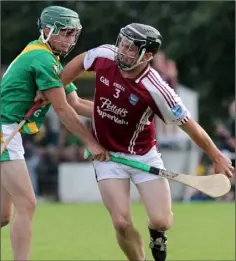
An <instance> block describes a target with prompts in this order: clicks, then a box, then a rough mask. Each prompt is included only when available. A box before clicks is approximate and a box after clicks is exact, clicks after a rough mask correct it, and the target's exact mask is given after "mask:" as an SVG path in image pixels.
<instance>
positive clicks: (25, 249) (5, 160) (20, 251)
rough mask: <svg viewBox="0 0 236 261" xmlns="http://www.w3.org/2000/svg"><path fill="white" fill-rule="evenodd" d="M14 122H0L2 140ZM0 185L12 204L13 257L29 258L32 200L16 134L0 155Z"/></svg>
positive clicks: (18, 138)
mask: <svg viewBox="0 0 236 261" xmlns="http://www.w3.org/2000/svg"><path fill="white" fill-rule="evenodd" d="M16 125H17V124H10V125H2V133H3V138H4V139H5V140H6V139H7V138H8V137H9V135H10V134H11V133H12V131H13V130H14V129H15V128H16ZM1 186H2V187H3V188H4V190H5V191H6V192H7V193H8V195H9V197H10V200H11V201H12V203H13V205H14V216H13V219H12V223H11V234H10V237H11V244H12V249H13V256H14V260H26V261H27V260H29V253H30V242H31V226H32V218H33V214H34V211H35V206H36V199H35V195H34V192H33V187H32V185H31V181H30V177H29V173H28V170H27V166H26V163H25V160H24V148H23V146H22V138H21V135H20V133H17V134H16V135H15V136H14V137H13V139H12V140H11V142H10V143H9V145H8V146H7V150H5V151H4V152H3V153H2V155H1Z"/></svg>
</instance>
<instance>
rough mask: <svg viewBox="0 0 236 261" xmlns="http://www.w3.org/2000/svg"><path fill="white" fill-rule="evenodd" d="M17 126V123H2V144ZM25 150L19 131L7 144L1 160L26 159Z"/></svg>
mask: <svg viewBox="0 0 236 261" xmlns="http://www.w3.org/2000/svg"><path fill="white" fill-rule="evenodd" d="M16 128H17V123H13V124H6V125H5V124H4V125H1V145H2V144H3V143H4V141H5V140H7V138H8V137H9V136H10V135H11V133H12V132H13V131H14V130H15V129H16ZM24 154H25V150H24V147H23V143H22V137H21V134H20V133H19V132H18V133H17V134H16V135H15V136H14V137H13V138H12V140H11V141H10V143H9V144H8V145H7V148H6V150H5V151H4V152H3V153H2V155H1V161H8V160H18V159H24Z"/></svg>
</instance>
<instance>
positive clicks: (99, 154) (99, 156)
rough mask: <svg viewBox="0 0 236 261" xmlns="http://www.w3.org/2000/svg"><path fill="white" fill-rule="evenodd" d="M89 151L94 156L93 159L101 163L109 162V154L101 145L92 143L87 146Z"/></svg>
mask: <svg viewBox="0 0 236 261" xmlns="http://www.w3.org/2000/svg"><path fill="white" fill-rule="evenodd" d="M87 147H88V149H89V151H90V152H91V154H92V157H93V159H95V160H99V161H109V160H110V156H109V152H108V151H107V150H106V149H104V148H103V147H102V146H101V145H100V144H99V143H94V142H93V143H91V144H88V145H87Z"/></svg>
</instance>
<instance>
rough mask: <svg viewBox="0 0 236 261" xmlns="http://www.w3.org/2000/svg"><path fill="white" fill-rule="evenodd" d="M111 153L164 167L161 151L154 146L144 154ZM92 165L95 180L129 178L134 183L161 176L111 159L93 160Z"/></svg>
mask: <svg viewBox="0 0 236 261" xmlns="http://www.w3.org/2000/svg"><path fill="white" fill-rule="evenodd" d="M111 155H114V156H116V157H121V158H126V159H130V160H135V161H139V162H143V163H145V164H148V165H151V166H153V167H156V168H160V169H164V164H163V161H162V157H161V153H159V152H158V151H157V149H156V147H153V148H152V149H151V150H150V151H149V152H148V153H147V154H145V155H130V154H125V153H120V152H111ZM93 165H94V169H95V174H96V179H97V181H100V180H103V179H131V181H132V182H133V183H134V184H139V183H143V182H146V181H149V180H154V179H159V178H161V177H159V176H157V175H154V174H151V173H148V172H143V171H141V170H138V169H134V168H132V167H129V166H126V165H122V164H120V163H116V162H112V161H109V162H104V161H97V160H94V163H93Z"/></svg>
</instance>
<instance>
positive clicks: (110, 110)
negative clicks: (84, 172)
mask: <svg viewBox="0 0 236 261" xmlns="http://www.w3.org/2000/svg"><path fill="white" fill-rule="evenodd" d="M161 41H162V37H161V35H160V33H159V32H158V30H156V29H155V28H153V27H151V26H148V25H144V24H137V23H132V24H129V25H127V26H125V27H124V28H122V29H121V30H120V33H119V35H118V39H117V42H116V45H102V46H99V47H97V48H94V49H92V50H89V51H88V52H86V53H84V54H81V55H78V56H76V57H75V58H74V59H73V60H72V61H71V62H69V63H68V64H67V65H66V66H65V68H64V70H63V72H62V74H61V78H62V81H63V83H64V84H67V83H69V82H71V81H73V80H75V79H76V77H77V76H78V75H79V73H80V72H82V71H83V70H87V71H95V72H96V89H95V96H94V108H93V115H92V123H93V134H94V136H95V137H96V138H97V140H98V141H99V143H100V144H101V145H102V146H104V148H106V149H107V150H109V151H110V153H111V154H113V155H116V156H120V157H124V158H127V159H132V160H137V161H140V162H144V163H147V164H149V165H152V166H155V167H158V168H164V164H163V161H162V158H161V154H160V152H159V151H158V149H157V141H156V139H155V125H154V115H155V114H156V115H158V116H159V118H160V119H161V120H162V121H164V122H165V123H166V124H176V125H178V126H179V127H180V128H181V129H182V130H184V131H185V132H186V133H187V134H188V135H189V136H190V137H191V138H192V140H193V141H195V142H196V144H197V145H199V147H201V148H202V149H203V150H204V151H205V152H206V153H207V154H208V156H209V157H210V158H211V160H212V162H213V166H214V169H215V172H216V173H219V172H221V173H224V174H225V175H227V176H229V177H231V175H232V170H233V168H232V166H231V161H230V160H229V159H227V158H225V156H224V155H223V154H222V153H221V152H220V151H219V150H218V149H217V148H216V146H215V145H214V143H213V142H212V140H211V139H210V137H209V136H208V135H207V133H206V132H205V131H204V130H203V129H202V128H201V127H200V126H199V125H198V123H196V122H195V121H194V120H193V119H191V115H190V112H189V111H188V109H187V108H186V107H185V106H184V104H183V102H182V101H181V99H180V97H179V96H178V95H177V94H176V93H175V91H174V90H173V89H172V88H170V87H169V86H168V84H167V83H166V82H164V81H163V80H162V79H161V77H160V75H159V74H158V72H157V71H155V70H154V69H153V68H151V66H150V61H151V59H152V58H153V56H154V55H155V54H156V53H157V52H158V50H159V48H160V45H161ZM94 168H95V173H96V178H97V182H98V186H99V189H100V193H101V196H102V199H103V202H104V204H105V206H106V207H107V209H108V211H109V213H110V215H111V218H112V222H113V225H114V228H115V230H116V236H117V241H118V243H119V245H120V248H121V249H122V250H123V251H124V253H125V255H126V256H127V258H128V260H145V259H146V255H145V252H144V244H143V240H142V238H141V236H140V235H139V233H138V231H137V230H136V229H135V228H134V226H133V221H132V215H131V211H130V180H131V181H132V182H133V183H134V184H135V185H136V187H137V189H138V191H139V193H140V197H141V200H142V202H143V204H144V206H145V209H146V211H147V215H148V229H149V232H150V238H151V242H150V248H151V251H152V255H153V258H154V259H155V261H164V260H165V259H166V243H167V237H166V233H165V231H166V230H168V229H169V228H170V227H171V225H172V222H173V214H172V209H171V193H170V187H169V183H168V181H167V180H166V179H165V178H160V177H158V176H155V175H152V174H149V173H145V172H142V171H139V170H136V169H132V168H130V167H127V166H123V165H121V164H118V163H114V162H111V161H109V162H103V161H100V162H99V161H97V160H94Z"/></svg>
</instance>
